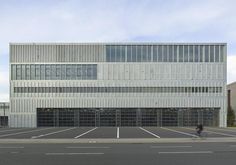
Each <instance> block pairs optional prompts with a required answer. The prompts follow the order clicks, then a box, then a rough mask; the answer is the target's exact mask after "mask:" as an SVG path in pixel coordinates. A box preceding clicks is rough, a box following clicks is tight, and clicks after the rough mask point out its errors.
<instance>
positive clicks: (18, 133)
mask: <svg viewBox="0 0 236 165" xmlns="http://www.w3.org/2000/svg"><path fill="white" fill-rule="evenodd" d="M48 129H52V128H42V129H35V130H31V131H24V132H17V133H11V134H5V135H0V137H6V136H13V135H20V134H25V133H30V132H37V131H42V130H48Z"/></svg>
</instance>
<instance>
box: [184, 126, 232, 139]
mask: <svg viewBox="0 0 236 165" xmlns="http://www.w3.org/2000/svg"><path fill="white" fill-rule="evenodd" d="M183 128H185V127H183ZM185 129H189V130H194V129H191V128H185ZM204 132H209V133H214V134H218V135H224V136H230V137H236V135H232V134H227V133H219V132H215V131H208V130H205V131H204Z"/></svg>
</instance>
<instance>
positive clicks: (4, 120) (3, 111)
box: [0, 102, 10, 127]
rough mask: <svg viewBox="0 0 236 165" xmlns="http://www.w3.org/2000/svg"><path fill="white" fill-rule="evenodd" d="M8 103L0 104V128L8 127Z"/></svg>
mask: <svg viewBox="0 0 236 165" xmlns="http://www.w3.org/2000/svg"><path fill="white" fill-rule="evenodd" d="M9 111H10V108H9V102H0V127H6V126H8V118H9Z"/></svg>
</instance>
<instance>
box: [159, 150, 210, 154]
mask: <svg viewBox="0 0 236 165" xmlns="http://www.w3.org/2000/svg"><path fill="white" fill-rule="evenodd" d="M212 153H213V151H177V152H158V154H212Z"/></svg>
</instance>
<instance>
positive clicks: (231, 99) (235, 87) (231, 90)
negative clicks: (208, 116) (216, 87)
mask: <svg viewBox="0 0 236 165" xmlns="http://www.w3.org/2000/svg"><path fill="white" fill-rule="evenodd" d="M227 91H228V92H227V94H228V106H231V108H232V109H233V110H234V113H235V114H236V82H233V83H231V84H228V85H227ZM235 123H236V119H235Z"/></svg>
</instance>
